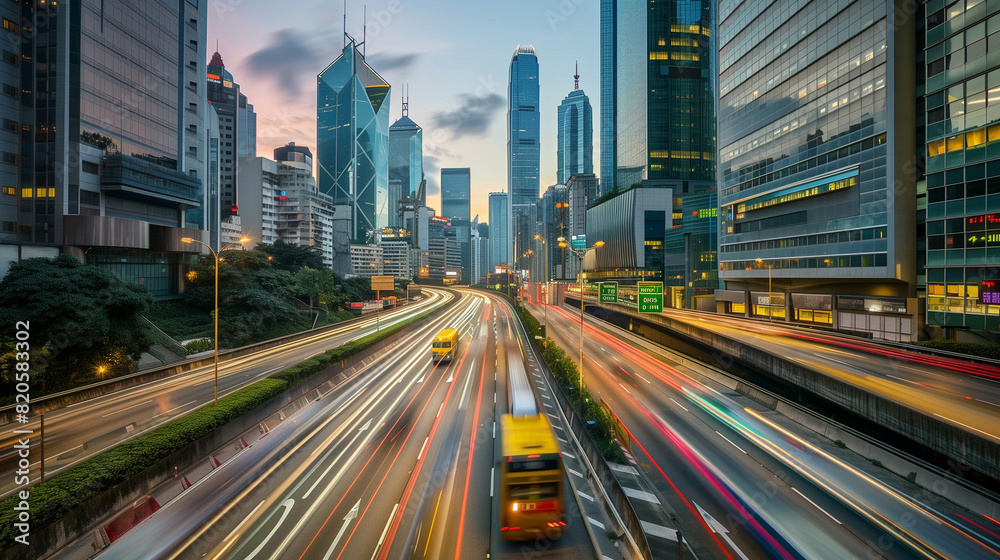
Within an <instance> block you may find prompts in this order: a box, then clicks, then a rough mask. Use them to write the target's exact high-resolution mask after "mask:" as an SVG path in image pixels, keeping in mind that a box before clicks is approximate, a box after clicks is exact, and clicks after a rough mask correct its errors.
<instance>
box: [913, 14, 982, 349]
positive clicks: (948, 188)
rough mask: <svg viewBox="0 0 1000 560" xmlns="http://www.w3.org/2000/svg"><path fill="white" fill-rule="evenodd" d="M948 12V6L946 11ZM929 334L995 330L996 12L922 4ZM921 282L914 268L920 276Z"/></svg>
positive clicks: (921, 100)
mask: <svg viewBox="0 0 1000 560" xmlns="http://www.w3.org/2000/svg"><path fill="white" fill-rule="evenodd" d="M946 4H947V5H946ZM923 7H924V14H923V16H924V19H923V21H924V33H925V36H924V41H922V42H920V43H918V47H919V48H921V49H922V50H923V54H924V60H925V65H924V67H923V68H922V69H921V74H918V75H917V79H918V82H921V81H922V82H923V83H924V97H923V98H922V99H918V102H920V103H921V114H922V116H923V117H924V119H925V124H926V146H925V147H924V146H922V148H923V149H924V150H926V151H924V153H923V154H922V155H924V156H925V157H926V167H925V168H926V189H927V196H926V203H927V207H926V223H925V224H924V225H923V228H924V229H925V232H926V239H925V240H926V253H925V255H926V265H925V266H926V290H927V292H926V295H927V315H926V323H927V325H928V327H929V328H928V332H927V334H928V335H930V336H932V337H937V336H939V335H940V334H942V333H940V332H937V331H938V329H942V328H943V329H944V330H945V332H944V333H943V334H944V336H945V338H952V335H953V332H948V331H954V330H957V329H968V330H970V331H973V332H974V333H976V334H977V335H980V336H985V337H988V338H991V339H993V341H996V340H997V332H998V331H1000V298H998V297H997V293H998V292H1000V273H998V272H997V268H998V266H1000V3H997V2H975V1H968V2H957V3H955V2H948V3H945V2H942V1H941V0H931V1H929V2H926V3H924V5H923ZM918 274H919V269H918Z"/></svg>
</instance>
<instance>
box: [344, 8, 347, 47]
mask: <svg viewBox="0 0 1000 560" xmlns="http://www.w3.org/2000/svg"><path fill="white" fill-rule="evenodd" d="M344 48H345V49H346V48H347V0H344Z"/></svg>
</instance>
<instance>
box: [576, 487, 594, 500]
mask: <svg viewBox="0 0 1000 560" xmlns="http://www.w3.org/2000/svg"><path fill="white" fill-rule="evenodd" d="M576 493H577V495H578V496H580V497H581V498H586V499H587V500H590V501H591V502H593V501H594V497H593V496H591V495H590V494H586V493H584V492H581V491H579V490H577V491H576Z"/></svg>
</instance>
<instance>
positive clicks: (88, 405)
mask: <svg viewBox="0 0 1000 560" xmlns="http://www.w3.org/2000/svg"><path fill="white" fill-rule="evenodd" d="M452 297H453V296H452V295H451V294H450V293H449V292H446V291H443V290H433V291H428V292H427V297H425V298H423V299H422V300H421V301H419V302H416V303H414V304H412V305H409V306H406V307H402V308H399V309H396V310H392V311H390V312H387V313H383V314H382V317H381V318H380V319H379V327H378V328H388V327H390V326H392V325H394V324H396V323H398V322H400V321H404V320H406V319H408V318H410V317H413V316H415V315H418V314H420V313H423V312H425V311H427V310H428V309H431V308H434V307H437V306H440V305H442V304H443V303H445V302H447V301H449V300H451V299H452ZM375 322H376V319H375V318H374V317H370V318H368V319H363V320H360V321H355V322H353V323H351V324H350V325H344V326H341V327H336V328H333V329H331V330H326V331H324V332H322V333H319V334H313V335H310V336H308V337H305V338H301V339H299V340H297V341H294V342H289V343H287V344H284V345H282V346H280V347H275V348H271V349H268V350H264V351H260V352H256V353H254V354H252V355H247V356H243V357H239V358H234V359H231V360H225V361H222V362H220V363H219V395H220V396H224V395H227V394H229V393H231V392H233V391H236V390H238V389H240V388H242V387H244V386H246V385H249V384H251V383H253V382H255V381H257V380H259V379H262V378H264V377H266V376H268V375H270V374H271V373H273V372H275V371H279V370H281V369H284V368H287V367H289V366H291V365H293V364H296V363H299V362H302V361H304V360H306V359H308V358H309V357H310V356H315V355H317V354H320V353H322V352H324V351H326V350H328V349H330V348H334V347H336V346H339V345H341V344H344V343H345V342H348V341H350V340H354V339H356V338H360V337H363V336H366V335H368V334H371V333H373V332H375V329H376V324H375ZM214 395H215V373H214V368H213V366H211V365H209V366H206V367H201V368H198V369H194V370H191V371H189V372H186V373H183V374H179V375H175V376H172V377H169V378H165V379H162V380H159V381H154V382H151V383H146V384H144V385H139V386H136V387H133V388H130V389H125V390H122V391H118V392H115V393H111V394H108V395H106V396H102V397H98V398H93V399H89V400H87V401H84V402H81V403H78V404H75V405H71V406H68V407H66V408H62V409H59V410H55V411H51V412H47V413H46V414H45V434H44V435H45V456H46V465H45V467H46V469H45V470H46V476H51V475H53V474H54V473H56V472H58V471H59V470H61V469H63V468H65V467H67V466H69V465H72V464H74V463H76V462H78V461H81V460H83V459H86V458H87V457H90V456H92V455H94V454H97V453H100V452H101V451H102V450H103V449H105V448H106V447H107V446H108V445H112V444H114V443H117V442H119V441H121V440H122V439H123V438H125V437H134V436H136V435H138V434H141V433H143V432H145V431H148V430H150V429H152V428H155V427H157V426H160V425H162V424H164V423H166V422H168V421H170V420H172V419H174V418H177V417H178V416H182V415H184V414H186V413H188V412H191V411H192V410H194V409H196V408H199V407H201V406H205V405H207V404H211V403H212V402H213V399H214ZM15 429H27V430H33V432H34V433H35V434H41V429H40V421H39V418H38V417H34V418H32V419H31V422H29V423H27V424H16V425H15V424H13V423H11V424H5V425H3V426H0V434H2V440H0V469H3V472H13V471H14V470H15V469H16V466H15V465H16V456H15V455H16V449H15V448H14V443H16V440H14V439H13V437H14V436H12V433H13V430H15ZM40 458H41V457H40V453H35V454H33V455H32V459H33V460H34V461H35V462H34V463H33V464H32V465H31V469H32V472H34V473H37V472H38V470H37V469H38V468H39V467H38V463H39V459H40ZM2 485H3V486H2V487H0V495H7V494H8V493H9V492H10V491H11V490H13V488H14V486H13V477H8V478H5V479H4V480H3V482H2Z"/></svg>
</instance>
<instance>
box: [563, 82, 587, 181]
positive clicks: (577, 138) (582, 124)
mask: <svg viewBox="0 0 1000 560" xmlns="http://www.w3.org/2000/svg"><path fill="white" fill-rule="evenodd" d="M557 116H558V125H557V135H558V136H557V144H558V150H559V153H558V157H557V158H556V159H557V162H556V182H557V183H559V184H560V185H565V184H566V181H567V180H568V179H569V178H570V177H572V176H573V175H576V174H583V173H593V172H594V115H593V112H592V111H591V108H590V98H589V97H587V95H586V94H584V93H583V90H582V89H580V74H579V71H578V72H577V73H576V74H573V91H571V92H569V94H568V95H567V96H566V98H565V99H563V100H562V103H560V104H559V110H558V112H557Z"/></svg>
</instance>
